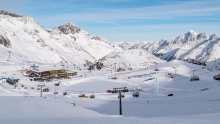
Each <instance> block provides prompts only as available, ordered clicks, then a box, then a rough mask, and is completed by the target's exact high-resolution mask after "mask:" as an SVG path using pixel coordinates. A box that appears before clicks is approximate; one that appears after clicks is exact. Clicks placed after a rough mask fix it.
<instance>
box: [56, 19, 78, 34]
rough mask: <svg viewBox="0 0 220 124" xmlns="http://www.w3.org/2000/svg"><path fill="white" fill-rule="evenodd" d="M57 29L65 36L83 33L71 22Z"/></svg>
mask: <svg viewBox="0 0 220 124" xmlns="http://www.w3.org/2000/svg"><path fill="white" fill-rule="evenodd" d="M57 29H58V30H59V31H61V32H62V33H64V34H70V33H71V34H76V33H79V32H80V31H81V29H80V28H78V27H77V26H76V25H74V24H72V23H71V22H69V23H67V24H65V25H62V26H59V27H58V28H57Z"/></svg>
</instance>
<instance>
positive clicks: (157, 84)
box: [153, 78, 159, 93]
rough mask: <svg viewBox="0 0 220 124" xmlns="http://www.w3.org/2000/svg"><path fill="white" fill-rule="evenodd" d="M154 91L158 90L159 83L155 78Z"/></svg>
mask: <svg viewBox="0 0 220 124" xmlns="http://www.w3.org/2000/svg"><path fill="white" fill-rule="evenodd" d="M153 92H155V93H158V92H159V83H158V81H157V78H155V83H154V91H153Z"/></svg>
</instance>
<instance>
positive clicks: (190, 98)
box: [0, 60, 220, 124]
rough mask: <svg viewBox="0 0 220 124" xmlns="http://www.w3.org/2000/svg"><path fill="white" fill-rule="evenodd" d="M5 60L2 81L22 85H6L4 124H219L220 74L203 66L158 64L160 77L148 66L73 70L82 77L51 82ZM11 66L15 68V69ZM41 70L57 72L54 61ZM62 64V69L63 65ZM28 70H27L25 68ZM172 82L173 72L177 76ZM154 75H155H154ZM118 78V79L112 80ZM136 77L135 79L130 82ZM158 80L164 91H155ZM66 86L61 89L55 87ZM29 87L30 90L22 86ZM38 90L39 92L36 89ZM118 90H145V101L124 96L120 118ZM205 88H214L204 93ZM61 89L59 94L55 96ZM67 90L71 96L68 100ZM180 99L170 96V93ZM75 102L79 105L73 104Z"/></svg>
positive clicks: (2, 90)
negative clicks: (194, 78) (41, 88)
mask: <svg viewBox="0 0 220 124" xmlns="http://www.w3.org/2000/svg"><path fill="white" fill-rule="evenodd" d="M0 62H1V68H2V69H1V70H0V74H1V76H0V77H1V78H2V77H14V78H19V79H20V81H19V83H18V86H17V88H16V89H14V86H12V85H10V84H7V83H2V84H0V98H1V105H0V110H1V111H0V117H1V118H0V121H1V123H10V124H13V123H16V124H29V123H36V124H37V123H43V124H48V123H53V124H60V123H67V124H70V123H78V124H85V123H88V124H102V123H107V124H108V123H116V124H134V123H135V124H136V123H138V124H145V123H151V124H158V123H164V124H171V123H173V124H174V123H175V124H176V123H177V124H178V123H193V124H194V123H199V124H201V123H204V124H207V123H219V122H220V119H219V115H220V109H219V106H220V98H219V95H218V94H219V91H220V83H219V82H218V81H215V80H213V78H212V77H213V76H214V75H216V73H213V72H210V71H208V70H206V69H203V68H202V67H201V66H197V65H194V64H190V63H187V62H184V61H180V60H173V61H170V62H166V63H162V64H158V65H157V68H158V69H159V70H160V71H158V72H156V73H155V71H154V69H155V66H148V67H143V68H140V69H136V70H130V71H123V72H114V69H113V70H111V71H112V72H111V71H109V70H106V69H102V70H93V71H92V72H91V73H90V72H88V71H87V70H86V69H83V68H81V69H80V70H79V69H78V68H76V67H73V66H69V67H68V69H69V70H71V71H77V72H78V76H76V77H72V78H71V79H62V80H57V79H56V80H53V81H51V82H34V81H29V80H28V78H27V77H25V76H24V75H23V73H22V71H23V69H22V66H24V67H27V68H28V67H30V66H31V65H32V64H33V63H26V64H25V65H22V64H20V63H19V62H18V64H17V65H14V64H13V63H12V61H10V62H11V63H8V64H7V63H5V62H4V61H3V60H1V61H0ZM9 64H10V65H9ZM38 64H39V66H40V67H39V68H44V69H45V68H47V69H53V68H54V67H53V66H51V65H50V64H48V63H44V64H42V63H38ZM58 66H59V65H56V67H58ZM24 67H23V68H24ZM175 70H176V74H175V76H174V78H173V79H172V78H170V77H169V76H168V75H167V73H173V74H174V73H175ZM193 70H196V71H195V75H198V76H200V80H199V81H194V82H190V81H189V80H190V77H191V75H192V71H193ZM150 73H151V74H150ZM114 76H115V77H117V79H116V80H112V79H111V78H110V77H114ZM128 77H130V78H128ZM149 78H157V81H158V83H159V86H158V88H159V90H158V92H156V91H154V88H155V85H154V84H155V80H149V81H146V80H147V79H149ZM59 81H60V82H61V83H60V86H57V87H55V86H54V84H55V83H57V82H59ZM42 83H44V84H45V85H46V86H45V88H49V90H50V91H49V92H47V93H46V92H43V97H40V92H39V90H36V89H37V85H38V84H42ZM21 85H24V86H25V87H27V89H24V88H23V87H21ZM31 87H34V88H35V89H31ZM116 87H127V88H128V89H129V90H132V89H133V90H136V89H142V91H140V92H139V93H140V97H138V98H135V97H132V93H133V92H128V93H123V94H124V95H125V98H122V115H119V99H118V94H117V93H116V94H112V93H107V92H106V91H107V90H112V89H113V88H116ZM204 88H209V90H204V91H201V90H202V89H204ZM54 91H58V95H55V94H53V93H54ZM64 91H66V92H67V93H68V95H66V96H63V95H62V93H63V92H64ZM80 93H83V94H85V95H86V96H89V95H91V94H92V93H94V94H95V99H90V98H79V97H78V95H79V94H80ZM170 93H172V94H174V96H170V97H168V96H167V95H168V94H170ZM73 103H75V105H76V106H73Z"/></svg>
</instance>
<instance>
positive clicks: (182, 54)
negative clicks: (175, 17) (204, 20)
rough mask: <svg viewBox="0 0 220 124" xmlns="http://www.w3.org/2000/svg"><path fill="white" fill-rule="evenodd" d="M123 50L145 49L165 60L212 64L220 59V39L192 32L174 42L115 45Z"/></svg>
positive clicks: (122, 43)
mask: <svg viewBox="0 0 220 124" xmlns="http://www.w3.org/2000/svg"><path fill="white" fill-rule="evenodd" d="M115 45H118V46H119V47H121V48H122V49H145V50H147V51H149V52H151V53H153V54H154V55H156V56H158V57H160V58H161V59H165V60H172V59H184V60H186V59H194V60H197V61H205V62H207V63H209V62H212V61H214V60H216V59H218V58H220V54H218V53H219V52H220V37H218V36H217V35H216V34H213V35H211V36H209V35H207V34H205V33H200V34H198V33H196V32H195V31H193V30H190V31H189V32H188V33H186V34H184V35H180V36H178V37H177V38H175V39H173V40H172V41H170V42H168V41H166V40H161V41H159V42H132V43H129V42H119V43H115Z"/></svg>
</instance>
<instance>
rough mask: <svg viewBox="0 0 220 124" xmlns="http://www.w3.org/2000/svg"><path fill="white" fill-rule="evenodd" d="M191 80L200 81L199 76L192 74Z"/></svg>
mask: <svg viewBox="0 0 220 124" xmlns="http://www.w3.org/2000/svg"><path fill="white" fill-rule="evenodd" d="M190 81H199V76H195V75H194V76H192V77H191V79H190Z"/></svg>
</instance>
